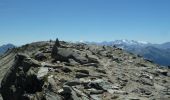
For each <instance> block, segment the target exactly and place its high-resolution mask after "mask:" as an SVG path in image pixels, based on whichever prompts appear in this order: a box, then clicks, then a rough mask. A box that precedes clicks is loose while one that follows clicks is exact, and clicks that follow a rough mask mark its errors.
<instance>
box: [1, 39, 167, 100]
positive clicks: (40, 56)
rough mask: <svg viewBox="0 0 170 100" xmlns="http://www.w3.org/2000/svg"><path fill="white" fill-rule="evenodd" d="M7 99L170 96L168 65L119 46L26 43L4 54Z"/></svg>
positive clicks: (146, 99)
mask: <svg viewBox="0 0 170 100" xmlns="http://www.w3.org/2000/svg"><path fill="white" fill-rule="evenodd" d="M0 75H1V76H0V81H1V89H0V92H1V95H2V98H3V100H170V69H168V68H165V67H162V66H159V65H157V64H154V63H153V62H152V61H149V60H146V59H143V58H142V57H140V56H138V55H133V54H131V53H128V52H125V51H123V50H122V49H120V48H116V47H109V46H98V45H90V44H89V45H87V44H83V43H68V42H64V41H58V40H56V41H55V42H53V41H45V42H36V43H31V44H26V45H24V46H22V47H18V48H15V49H13V50H10V51H8V52H7V53H6V54H4V55H3V56H2V57H1V58H0Z"/></svg>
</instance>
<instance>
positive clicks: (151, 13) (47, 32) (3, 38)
mask: <svg viewBox="0 0 170 100" xmlns="http://www.w3.org/2000/svg"><path fill="white" fill-rule="evenodd" d="M169 5H170V1H169V0H71V1H67V0H50V1H45V0H27V1H25V0H24V1H23V0H12V1H10V0H1V1H0V45H2V44H7V43H12V44H15V45H23V44H26V43H31V42H36V41H44V40H50V39H53V40H55V39H56V38H59V39H60V40H66V41H81V40H83V41H92V42H93V41H94V42H101V41H114V40H121V39H127V40H137V41H146V42H150V43H159V44H160V43H164V42H169V41H170V39H169V37H170V24H169V23H170V13H169V12H170V6H169Z"/></svg>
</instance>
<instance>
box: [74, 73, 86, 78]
mask: <svg viewBox="0 0 170 100" xmlns="http://www.w3.org/2000/svg"><path fill="white" fill-rule="evenodd" d="M75 77H76V78H85V77H89V75H88V74H83V73H77V74H76V76H75Z"/></svg>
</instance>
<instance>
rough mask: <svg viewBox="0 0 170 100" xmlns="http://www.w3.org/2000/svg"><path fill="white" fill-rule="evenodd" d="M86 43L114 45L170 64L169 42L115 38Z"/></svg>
mask: <svg viewBox="0 0 170 100" xmlns="http://www.w3.org/2000/svg"><path fill="white" fill-rule="evenodd" d="M86 43H87V44H97V45H106V46H116V47H119V48H122V49H124V50H126V51H128V52H131V53H134V54H138V55H140V56H143V57H144V58H145V59H148V60H151V61H153V62H155V63H157V64H160V65H163V66H170V42H166V43H163V44H153V43H149V42H143V41H135V40H115V41H110V42H106V41H104V42H100V43H99V42H86Z"/></svg>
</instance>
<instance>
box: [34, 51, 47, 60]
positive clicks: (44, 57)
mask: <svg viewBox="0 0 170 100" xmlns="http://www.w3.org/2000/svg"><path fill="white" fill-rule="evenodd" d="M35 59H36V60H39V61H43V60H45V59H47V57H46V56H45V55H44V54H43V53H42V52H38V53H36V54H35Z"/></svg>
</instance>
